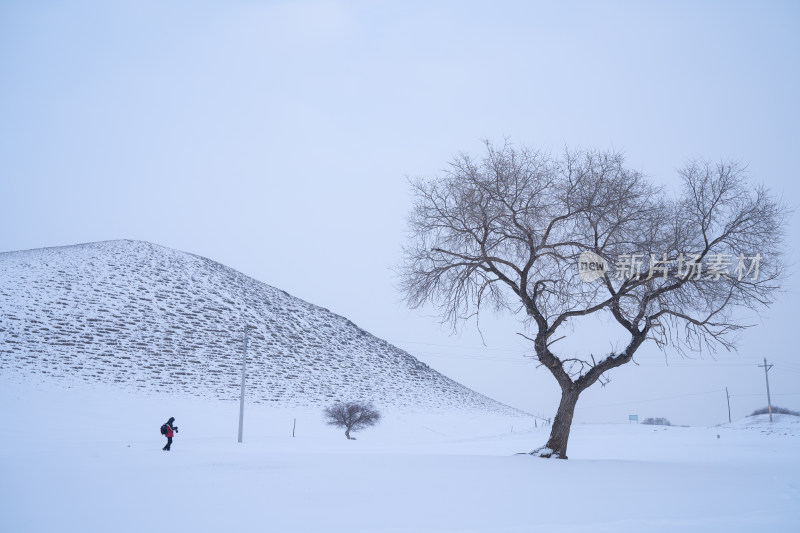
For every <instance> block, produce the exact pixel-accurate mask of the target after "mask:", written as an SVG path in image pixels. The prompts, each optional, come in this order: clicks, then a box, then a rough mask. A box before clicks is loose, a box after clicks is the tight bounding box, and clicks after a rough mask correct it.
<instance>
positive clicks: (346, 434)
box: [344, 428, 350, 440]
mask: <svg viewBox="0 0 800 533" xmlns="http://www.w3.org/2000/svg"><path fill="white" fill-rule="evenodd" d="M344 436H345V437H347V440H350V428H347V431H345V432H344Z"/></svg>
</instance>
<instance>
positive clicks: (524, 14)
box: [0, 0, 800, 424]
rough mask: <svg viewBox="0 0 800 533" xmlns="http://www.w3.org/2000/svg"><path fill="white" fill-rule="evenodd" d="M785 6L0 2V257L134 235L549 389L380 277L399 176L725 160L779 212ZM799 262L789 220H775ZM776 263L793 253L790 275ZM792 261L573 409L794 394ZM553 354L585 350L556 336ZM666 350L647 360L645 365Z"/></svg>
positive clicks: (794, 120) (545, 409) (797, 198)
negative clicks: (770, 299)
mask: <svg viewBox="0 0 800 533" xmlns="http://www.w3.org/2000/svg"><path fill="white" fill-rule="evenodd" d="M798 6H800V4H797V3H795V2H789V1H787V2H758V3H756V2H751V3H738V2H705V3H702V5H701V3H698V2H685V3H682V2H669V3H667V2H651V3H647V2H633V1H632V2H604V3H601V2H551V3H549V4H544V3H541V4H540V3H535V2H486V3H468V2H398V3H394V4H384V3H377V2H333V1H332V2H327V1H319V2H258V1H255V0H250V1H246V0H239V1H235V0H234V1H225V2H195V1H193V2H179V1H171V2H147V1H144V2H142V1H139V2H104V1H97V2H80V1H70V2H48V1H44V0H43V1H37V2H28V1H4V2H2V3H0V180H2V181H1V183H2V194H0V227H1V228H2V229H0V251H10V250H19V249H29V248H38V247H44V246H60V245H68V244H76V243H82V242H90V241H99V240H107V239H120V238H129V239H141V240H146V241H151V242H154V243H157V244H161V245H164V246H168V247H171V248H176V249H180V250H184V251H188V252H193V253H196V254H199V255H203V256H206V257H209V258H212V259H214V260H216V261H219V262H221V263H224V264H226V265H228V266H231V267H234V268H236V269H238V270H240V271H242V272H244V273H246V274H248V275H250V276H252V277H254V278H256V279H258V280H260V281H263V282H265V283H268V284H270V285H273V286H276V287H279V288H281V289H284V290H286V291H287V292H289V293H291V294H293V295H295V296H298V297H300V298H303V299H305V300H307V301H309V302H312V303H314V304H317V305H321V306H323V307H327V308H329V309H330V310H332V311H334V312H336V313H338V314H341V315H344V316H346V317H348V318H350V319H351V320H353V321H354V322H355V323H356V324H358V325H359V326H361V327H363V328H365V329H367V330H368V331H370V332H372V333H373V334H375V335H377V336H379V337H382V338H385V339H387V340H389V341H390V342H392V343H394V344H396V345H398V346H400V347H402V348H404V349H406V350H408V351H409V352H411V353H412V354H413V355H415V356H417V357H418V358H420V359H421V360H423V361H425V362H427V363H428V364H430V365H431V366H433V367H434V368H436V369H438V370H440V371H442V372H444V373H446V374H448V375H449V376H451V377H453V378H455V379H457V380H459V381H461V382H462V383H464V384H466V385H468V386H470V387H472V388H474V389H476V390H478V391H480V392H483V393H485V394H488V395H490V396H493V397H495V398H497V399H499V400H502V401H505V402H507V403H510V404H512V405H515V406H517V407H520V408H523V409H526V410H528V411H531V412H535V413H537V412H538V413H540V414H542V415H545V416H552V415H553V414H554V413H555V408H556V406H557V403H558V398H559V392H558V389H557V387H556V385H555V381H554V380H553V378H552V377H551V376H550V375H549V373H548V372H547V371H545V370H544V369H542V368H539V369H537V368H536V365H535V363H533V362H532V361H531V360H530V359H528V358H526V357H524V354H525V353H529V350H526V349H525V344H524V342H522V341H523V339H522V338H521V337H519V336H517V335H515V333H516V332H517V331H522V329H521V326H519V325H518V324H516V323H515V322H514V319H513V318H511V317H509V316H507V315H501V316H498V317H496V318H492V317H491V316H486V317H484V318H483V319H482V325H483V328H482V329H483V333H484V340H485V343H486V345H485V346H484V345H483V344H482V343H481V340H480V337H479V336H478V335H477V334H476V331H475V325H474V323H472V324H467V325H466V326H465V328H464V330H463V331H462V332H461V333H460V334H459V335H455V336H452V335H450V331H449V330H448V329H447V328H446V327H440V326H439V325H438V322H437V319H436V317H435V310H434V309H429V310H427V311H413V312H412V311H409V310H408V309H407V308H406V307H405V305H404V304H403V302H402V300H401V295H400V293H399V292H398V290H397V288H396V287H397V279H396V277H395V275H394V274H393V273H392V269H393V267H395V266H396V265H397V264H398V262H399V261H400V258H401V246H402V245H403V243H404V240H405V238H406V233H405V231H406V216H407V214H408V212H409V209H410V206H411V201H412V197H411V194H410V190H409V187H408V184H407V177H420V176H435V175H437V174H438V173H440V171H441V169H443V168H444V167H445V166H446V164H447V162H448V161H449V160H450V159H451V158H452V156H453V155H454V154H455V153H456V152H459V151H466V152H471V153H475V154H479V153H480V151H481V139H482V138H488V139H491V140H495V141H502V139H503V138H504V137H509V138H510V139H511V141H512V142H514V143H516V144H517V145H521V144H526V145H529V146H533V147H540V148H544V149H548V150H553V151H558V150H560V149H561V148H562V147H563V146H570V147H576V146H583V147H593V148H599V149H609V148H615V149H617V150H620V151H622V152H624V153H625V154H626V157H627V163H628V165H629V166H631V167H634V168H636V169H638V170H641V171H643V172H644V173H645V174H647V175H648V176H651V177H652V179H653V180H654V181H655V182H656V183H660V184H665V185H668V186H674V185H675V184H676V183H677V180H676V169H677V168H678V167H680V166H681V165H682V164H683V163H684V162H685V161H686V160H687V159H690V158H698V157H702V158H707V159H710V160H712V161H719V160H722V159H735V160H737V161H740V162H742V163H745V164H748V165H749V167H748V168H749V174H750V176H751V177H752V179H753V180H754V182H757V183H764V184H766V185H767V186H768V187H770V188H771V189H772V190H773V191H774V193H775V194H776V195H779V196H781V197H782V198H783V199H784V202H785V203H786V204H788V205H789V206H790V207H792V208H794V209H797V207H798V205H800V190H799V189H800V187H799V186H798V184H797V183H798V164H797V153H798V140H800V125H799V124H800V112H799V110H800V103H799V101H800V98H798V82H800V76H798V73H799V69H800V37H798V35H800V32H798V31H797V28H798V26H799V25H800V7H798ZM788 235H789V238H788V246H789V254H790V257H791V259H792V260H793V261H795V262H796V261H797V258H798V254H797V242H798V237H799V236H800V224H798V215H797V214H795V216H794V217H793V218H792V219H791V223H790V227H789V228H788ZM796 271H797V268H796V264H795V266H794V267H793V272H796ZM795 277H796V276H794V275H793V276H792V278H790V280H789V282H788V283H787V286H786V288H787V293H786V294H785V295H782V296H780V297H779V298H778V301H777V302H776V304H775V305H774V306H773V307H772V308H771V310H770V311H769V312H768V313H766V314H765V316H764V317H760V318H759V317H755V318H754V319H755V321H757V322H759V323H760V325H759V326H758V327H756V328H753V329H752V330H749V331H748V332H747V333H745V334H744V335H743V336H742V339H741V347H740V350H739V353H738V354H727V353H721V354H719V356H718V358H717V360H716V361H714V360H712V359H710V358H708V357H704V358H703V359H700V360H697V361H687V360H683V359H680V358H679V357H677V356H675V355H674V354H670V356H669V357H668V361H667V360H665V358H664V356H663V355H662V354H660V353H659V352H657V351H656V350H655V349H654V348H653V347H651V346H646V347H644V348H642V349H640V351H639V355H637V357H636V360H637V361H639V363H640V365H639V366H634V365H627V367H623V368H620V369H617V370H614V371H613V372H612V373H611V378H612V381H611V383H610V385H608V386H607V387H605V388H602V389H601V388H600V387H599V386H597V387H595V388H592V389H590V390H588V391H587V392H585V393H584V394H583V396H582V398H581V400H580V402H579V403H578V408H577V412H576V420H577V421H612V422H613V421H615V422H623V423H625V422H626V421H627V415H628V414H629V413H638V414H639V415H640V416H641V417H645V416H665V417H667V418H669V419H670V420H671V421H672V422H673V423H691V424H714V423H719V422H724V421H727V407H726V402H725V392H724V388H725V387H726V386H727V387H728V388H729V390H730V392H731V394H732V395H734V396H733V398H732V400H731V407H732V409H733V416H734V418H740V417H742V416H744V415H746V414H749V412H750V411H752V410H753V409H755V408H757V407H761V406H764V405H766V395H765V385H764V372H763V369H760V368H758V367H757V366H756V365H757V364H758V363H759V362H760V361H761V359H762V358H763V357H767V358H768V359H769V360H770V362H774V364H775V367H774V368H773V369H772V371H771V372H770V386H771V391H772V393H773V403H774V404H777V405H782V406H786V407H791V408H795V409H799V408H800V358H798V353H797V342H796V340H795V331H796V330H797V320H796V313H795V309H796V301H797V299H798V297H800V291H798V288H800V284H798V283H797V281H796V279H795ZM574 335H575V339H573V340H572V341H570V342H573V345H571V346H573V347H574V349H579V350H586V351H592V350H594V351H595V353H597V352H600V351H603V350H605V349H606V346H600V347H598V346H597V344H598V343H597V342H592V341H594V340H595V339H592V338H590V337H592V335H593V333H591V332H582V331H576V332H575V333H574ZM667 362H669V366H666V364H667Z"/></svg>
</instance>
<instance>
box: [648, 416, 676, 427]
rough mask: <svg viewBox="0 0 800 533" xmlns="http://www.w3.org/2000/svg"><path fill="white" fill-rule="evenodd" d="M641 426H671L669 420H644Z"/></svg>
mask: <svg viewBox="0 0 800 533" xmlns="http://www.w3.org/2000/svg"><path fill="white" fill-rule="evenodd" d="M642 424H647V425H648V426H671V425H672V424H670V423H669V420H667V419H666V418H645V419H644V420H643V421H642Z"/></svg>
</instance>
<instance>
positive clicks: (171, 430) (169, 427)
mask: <svg viewBox="0 0 800 533" xmlns="http://www.w3.org/2000/svg"><path fill="white" fill-rule="evenodd" d="M174 424H175V417H174V416H171V417H170V419H169V420H167V423H166V424H164V428H165V429H166V432H165V433H164V435H165V436H166V437H167V445H166V446H164V447H163V448H161V449H162V450H164V451H165V452H168V451H169V450H170V447H171V446H172V437H173V436H174V435H175V433H177V432H178V426H175V425H174Z"/></svg>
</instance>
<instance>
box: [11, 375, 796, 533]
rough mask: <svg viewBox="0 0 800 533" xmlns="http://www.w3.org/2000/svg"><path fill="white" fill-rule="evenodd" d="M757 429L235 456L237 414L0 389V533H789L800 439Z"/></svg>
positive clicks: (257, 424) (269, 415)
mask: <svg viewBox="0 0 800 533" xmlns="http://www.w3.org/2000/svg"><path fill="white" fill-rule="evenodd" d="M169 416H174V417H176V424H177V425H178V426H179V428H180V433H179V434H178V435H177V437H176V438H175V443H174V449H173V451H172V452H170V453H166V452H162V451H161V446H163V441H164V439H163V437H161V436H160V435H159V434H158V432H157V428H158V426H159V425H160V424H161V423H163V421H164V420H166V418H168V417H169ZM295 418H296V419H297V430H296V435H297V436H296V437H294V438H293V437H292V425H293V422H294V419H295ZM764 418H765V417H761V418H760V419H758V420H752V419H750V420H746V421H740V422H738V423H734V424H733V425H732V426H730V427H716V428H678V427H671V428H664V427H654V426H644V425H639V426H636V425H632V426H629V425H577V426H575V428H574V429H573V432H572V437H571V440H570V450H569V455H570V459H569V460H568V461H557V460H545V459H537V458H533V457H530V456H526V455H514V453H515V452H520V451H525V450H529V449H532V448H533V447H536V446H538V445H541V444H543V443H544V441H545V439H546V431H547V430H546V429H542V428H534V427H533V419H526V418H510V417H509V418H502V417H498V416H489V415H486V416H483V415H482V416H476V415H469V414H463V413H450V414H444V413H438V414H416V415H415V414H413V413H386V416H385V419H384V421H383V422H382V424H381V425H380V426H379V427H376V428H373V429H370V430H366V431H364V432H362V433H357V434H356V436H357V437H358V440H356V441H347V440H346V439H345V438H344V436H343V433H342V432H341V431H340V430H338V429H334V428H329V427H326V426H324V425H323V424H322V422H321V417H320V415H319V413H318V412H317V411H304V410H297V411H293V410H290V409H275V408H267V407H261V406H257V405H248V406H247V412H246V418H245V421H246V424H245V442H244V443H243V444H238V443H237V442H236V430H237V423H238V404H237V403H233V402H214V401H211V400H198V399H195V398H187V397H183V398H175V397H172V398H167V397H155V396H142V395H138V396H133V395H131V394H129V393H122V392H115V391H112V390H108V389H100V388H97V389H87V388H86V386H85V385H82V386H81V388H80V389H79V390H78V389H64V388H60V387H56V386H52V385H47V384H37V385H32V384H30V383H27V384H24V385H21V384H18V383H14V382H12V381H10V380H8V379H0V427H2V428H3V433H2V435H3V438H2V439H0V531H2V532H24V531H36V532H52V531H62V532H66V531H75V532H79V531H80V532H92V531H103V532H109V531H120V532H122V531H124V532H127V531H130V532H144V531H153V530H170V531H176V532H181V531H186V532H205V531H209V532H210V531H245V532H246V531H270V532H284V531H286V532H293V531H308V532H337V531H350V532H401V531H408V532H411V531H413V532H445V531H446V532H479V531H480V532H505V531H509V532H511V531H513V532H528V531H547V532H561V531H566V532H575V531H586V532H589V531H592V532H595V531H598V532H604V531H608V532H615V533H618V532H627V531H630V532H634V531H636V532H642V531H648V532H659V531H680V532H682V533H683V532H687V531H698V532H700V531H702V532H704V533H706V532H715V531H720V532H722V531H724V532H735V531H770V532H778V531H792V532H794V531H798V530H800V458H798V450H800V447H798V444H800V423H798V419H797V418H795V417H776V422H775V423H774V424H772V425H771V426H770V425H769V423H768V422H765V421H764ZM512 426H513V432H512ZM718 436H719V437H718Z"/></svg>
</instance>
